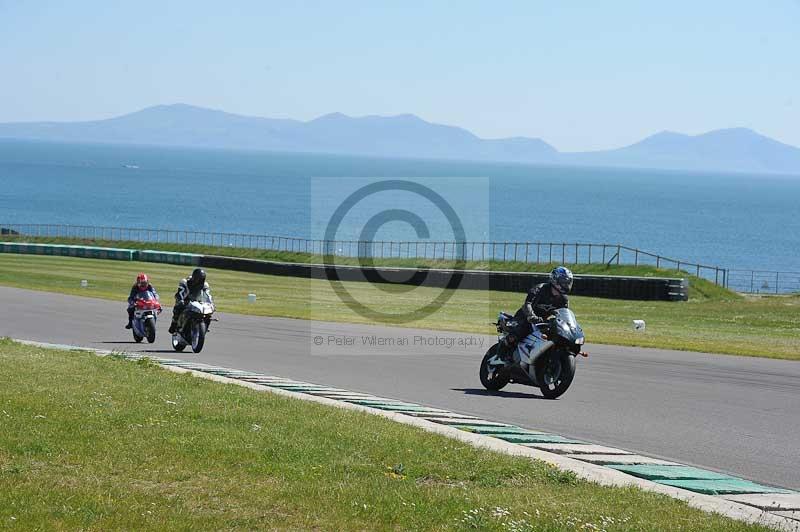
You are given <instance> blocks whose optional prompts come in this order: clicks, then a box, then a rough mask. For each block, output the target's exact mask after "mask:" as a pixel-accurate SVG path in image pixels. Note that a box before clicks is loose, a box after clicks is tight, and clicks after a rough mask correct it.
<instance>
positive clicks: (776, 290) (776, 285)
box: [775, 272, 780, 294]
mask: <svg viewBox="0 0 800 532" xmlns="http://www.w3.org/2000/svg"><path fill="white" fill-rule="evenodd" d="M778 275H780V272H775V293H776V294H777V293H778Z"/></svg>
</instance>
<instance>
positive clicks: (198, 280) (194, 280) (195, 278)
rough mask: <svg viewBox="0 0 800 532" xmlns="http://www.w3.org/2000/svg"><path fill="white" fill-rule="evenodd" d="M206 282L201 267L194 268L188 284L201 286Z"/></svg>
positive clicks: (204, 273)
mask: <svg viewBox="0 0 800 532" xmlns="http://www.w3.org/2000/svg"><path fill="white" fill-rule="evenodd" d="M205 282H206V272H205V271H204V270H203V269H202V268H195V269H194V271H193V272H192V276H191V277H190V278H189V284H190V285H191V286H193V287H198V286H199V287H202V286H203V285H205Z"/></svg>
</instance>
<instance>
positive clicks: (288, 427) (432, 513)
mask: <svg viewBox="0 0 800 532" xmlns="http://www.w3.org/2000/svg"><path fill="white" fill-rule="evenodd" d="M42 375H47V379H42ZM0 381H2V382H3V383H4V385H3V386H2V387H0V423H2V424H1V425H0V426H2V428H3V430H0V528H9V529H15V528H16V529H20V530H61V529H68V530H76V529H81V530H120V529H122V530H165V529H169V530H174V529H182V530H195V529H197V530H220V529H248V530H251V529H282V530H283V529H294V530H398V529H401V530H432V529H435V530H472V529H480V530H515V531H527V530H607V531H612V530H693V531H704V530H725V531H751V530H752V531H755V530H766V529H763V528H761V527H757V526H752V525H745V524H743V523H739V522H736V521H733V520H730V519H726V518H722V517H719V516H715V515H711V514H706V513H703V512H700V511H698V510H693V509H691V508H689V507H688V506H687V505H686V504H685V503H683V502H681V501H676V500H673V499H670V498H668V497H666V496H662V495H657V494H653V493H647V492H643V491H640V490H637V489H633V488H602V487H599V486H597V485H594V484H591V483H588V482H584V481H578V480H576V478H575V477H574V475H572V474H569V473H564V472H560V471H558V470H556V469H553V468H551V467H550V466H547V465H546V464H544V463H542V462H537V461H532V460H528V459H525V458H520V457H510V456H506V455H502V454H498V453H492V452H489V451H485V450H478V449H475V448H472V447H470V446H467V445H465V444H463V443H460V442H457V441H454V440H449V439H447V438H445V437H442V436H439V435H435V434H430V433H426V432H424V431H421V430H418V429H415V428H412V427H407V426H404V425H400V424H397V423H392V422H391V421H389V420H386V419H382V418H379V417H376V416H371V415H368V414H364V413H360V412H351V411H344V410H338V409H335V408H331V407H327V406H322V405H318V404H313V403H307V402H303V401H299V400H295V399H289V398H285V397H280V396H275V395H271V394H266V393H258V392H254V391H252V390H248V389H245V388H242V387H238V386H235V385H223V384H219V383H214V382H210V381H206V380H203V379H197V378H194V377H192V376H189V375H175V374H172V373H168V372H166V371H164V370H162V369H160V368H158V367H156V366H154V365H152V364H147V363H145V362H139V363H130V362H124V361H122V360H119V359H115V358H114V357H105V358H100V357H97V356H95V355H92V354H89V353H82V352H67V351H56V350H46V349H41V348H36V347H30V346H23V345H20V344H15V343H13V342H11V341H9V340H0Z"/></svg>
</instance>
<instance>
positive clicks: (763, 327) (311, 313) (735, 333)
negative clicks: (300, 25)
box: [0, 254, 800, 360]
mask: <svg viewBox="0 0 800 532" xmlns="http://www.w3.org/2000/svg"><path fill="white" fill-rule="evenodd" d="M139 271H145V272H147V273H148V274H149V275H150V276H151V278H152V280H153V283H154V285H155V286H156V288H158V289H159V290H161V294H162V298H163V299H164V301H165V302H166V301H168V302H171V298H172V293H173V290H174V289H175V287H176V285H177V281H178V279H180V278H181V277H182V276H185V275H187V274H188V273H189V272H190V268H187V267H180V266H173V265H167V264H154V263H137V262H117V261H111V260H96V259H79V258H72V257H46V256H37V255H11V254H0V285H6V286H15V287H20V288H30V289H34V290H44V291H53V292H62V293H67V294H74V295H82V296H88V297H96V298H101V299H109V300H114V301H119V302H120V313H121V315H124V311H123V310H122V305H123V303H122V302H123V301H124V299H125V298H126V297H127V294H128V290H130V286H131V284H132V283H133V280H134V278H135V275H136V273H137V272H139ZM208 275H209V282H210V283H211V285H212V288H213V289H214V294H215V300H216V301H217V304H218V308H219V310H220V311H222V312H233V313H239V314H252V315H260V316H280V317H288V318H300V319H319V320H328V321H343V322H351V323H370V324H373V323H374V321H373V320H370V319H369V318H365V317H363V316H361V315H359V314H357V313H356V312H354V311H353V310H351V309H350V308H349V307H348V306H346V305H345V304H344V303H342V301H341V300H340V299H339V297H338V295H337V294H336V293H335V292H334V290H333V289H332V288H331V286H330V284H329V283H328V282H327V281H322V280H310V279H302V278H296V277H279V276H270V275H257V274H250V273H242V272H233V271H225V270H214V269H209V270H208ZM81 279H87V280H88V281H89V287H88V288H81V286H80V281H81ZM344 284H345V286H346V287H347V289H348V291H349V292H350V293H351V295H352V297H353V298H354V299H355V300H357V301H359V302H364V303H366V304H368V305H371V306H372V307H374V308H378V309H381V310H382V311H385V312H391V313H406V312H408V313H414V312H417V314H418V315H419V318H418V319H416V320H414V321H411V322H409V323H405V324H403V325H405V326H413V327H421V328H427V329H438V330H451V331H461V332H472V333H485V334H493V333H494V328H493V327H492V326H491V325H489V323H490V322H492V321H493V320H494V319H495V317H496V316H497V312H498V310H500V309H505V310H509V311H514V310H516V309H517V308H518V307H519V305H520V304H521V303H522V299H523V296H522V294H514V293H508V292H488V291H479V290H459V291H453V292H452V293H451V294H450V295H451V296H452V297H451V298H450V299H449V300H448V301H447V303H446V304H445V305H444V306H443V307H442V308H440V309H439V310H438V311H436V312H435V313H433V314H431V315H429V316H424V315H422V314H421V313H419V312H418V308H419V307H420V306H421V302H422V303H424V302H429V301H432V300H433V299H434V298H435V297H436V296H437V295H438V294H439V293H440V290H439V289H437V288H425V287H417V288H414V289H412V290H408V288H409V287H405V286H399V287H393V286H392V285H371V284H368V283H344ZM248 293H255V294H257V296H258V300H257V301H256V302H255V303H252V304H251V303H248V302H247V294H248ZM570 301H571V306H572V308H573V309H574V310H575V313H576V314H577V316H578V319H579V320H580V323H581V325H582V326H583V328H584V330H585V332H586V337H587V339H588V341H589V343H590V344H591V343H604V344H616V345H631V346H641V347H658V348H665V349H682V350H691V351H704V352H712V353H727V354H734V355H749V356H761V357H771V358H785V359H791V360H800V352H798V350H797V337H798V335H800V297H799V296H774V297H766V296H765V297H748V298H739V299H731V300H727V299H720V298H716V297H715V298H707V297H695V298H693V299H691V300H690V301H688V302H683V303H676V302H666V301H619V300H611V299H600V298H587V297H572V298H570ZM634 319H644V320H645V321H646V323H647V329H646V330H645V331H644V332H635V331H633V329H632V325H631V322H632V320H634Z"/></svg>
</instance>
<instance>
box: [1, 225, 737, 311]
mask: <svg viewBox="0 0 800 532" xmlns="http://www.w3.org/2000/svg"><path fill="white" fill-rule="evenodd" d="M2 238H3V239H5V240H7V241H10V242H13V241H15V240H19V241H24V242H32V243H39V244H68V245H79V246H99V247H112V248H122V249H153V250H159V251H176V252H180V253H197V254H200V255H220V256H225V257H242V258H248V259H260V260H271V261H277V262H299V263H306V264H308V263H312V264H321V263H322V262H323V260H322V256H321V255H317V254H313V253H301V252H293V251H272V250H264V249H250V248H236V247H228V246H207V245H202V244H172V243H165V242H163V243H162V242H136V241H126V240H101V239H86V238H67V237H31V236H24V237H14V235H4V236H3V237H2ZM609 255H610V254H609ZM541 258H542V260H544V259H545V257H544V255H542V257H541ZM547 258H548V259H549V258H550V257H549V256H548V257H547ZM609 258H610V256H609ZM334 259H335V261H336V262H337V263H338V264H343V265H359V264H360V263H359V259H357V258H353V257H341V256H336V257H334ZM372 263H373V264H374V265H375V266H393V267H401V268H402V267H405V268H445V269H447V268H454V267H456V266H457V265H456V263H455V261H452V260H444V259H433V260H431V259H420V258H390V259H389V258H375V259H373V261H372ZM559 264H560V263H557V262H542V263H539V264H533V263H530V262H520V261H513V260H508V261H489V260H485V261H467V262H466V263H465V264H464V265H463V268H464V269H468V270H488V271H507V272H549V271H550V270H552V269H553V268H555V267H556V266H558V265H559ZM569 267H570V269H572V271H574V272H575V273H578V274H591V275H622V276H632V277H683V278H686V279H688V280H689V295H690V297H703V298H712V299H737V298H740V297H741V296H740V295H738V294H737V293H736V292H733V291H731V290H728V289H726V288H722V287H720V286H717V285H716V284H714V283H712V282H710V281H708V280H706V279H702V278H700V277H696V276H694V275H690V274H688V273H686V272H684V271H677V270H674V269H673V270H670V269H666V268H656V267H655V266H632V265H630V264H619V265H617V264H611V265H606V264H569Z"/></svg>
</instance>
